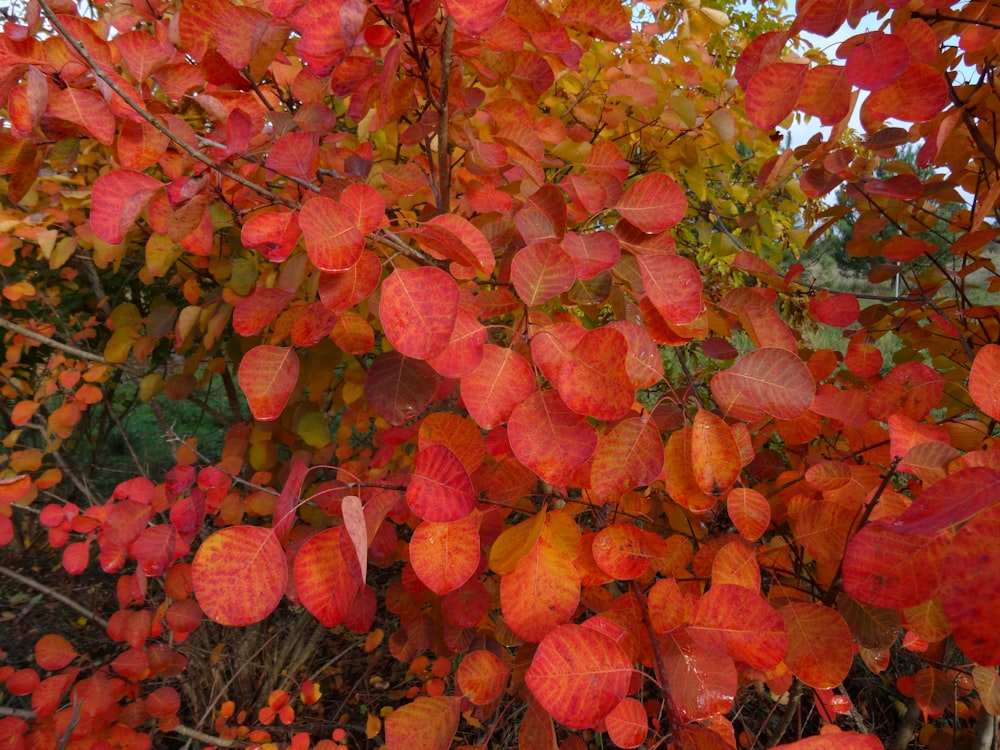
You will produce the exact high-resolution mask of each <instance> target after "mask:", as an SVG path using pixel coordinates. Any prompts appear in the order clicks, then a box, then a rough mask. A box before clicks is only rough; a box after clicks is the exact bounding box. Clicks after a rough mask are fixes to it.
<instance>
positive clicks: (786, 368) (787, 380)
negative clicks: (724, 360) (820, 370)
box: [711, 349, 816, 419]
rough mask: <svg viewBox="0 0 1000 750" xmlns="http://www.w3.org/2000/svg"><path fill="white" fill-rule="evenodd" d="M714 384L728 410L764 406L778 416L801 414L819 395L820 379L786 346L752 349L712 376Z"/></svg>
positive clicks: (718, 397) (714, 389)
mask: <svg viewBox="0 0 1000 750" xmlns="http://www.w3.org/2000/svg"><path fill="white" fill-rule="evenodd" d="M711 385H712V393H713V394H718V395H717V396H716V400H717V401H719V406H720V407H721V408H723V410H724V411H727V412H728V411H731V410H732V409H734V408H741V409H743V408H751V409H760V410H761V411H764V412H766V413H767V414H770V415H771V416H773V417H777V418H778V419H797V418H798V417H801V416H802V415H803V414H805V412H806V411H807V410H808V409H809V407H810V406H811V405H812V400H813V396H815V394H816V382H815V381H814V380H813V377H812V375H811V374H810V372H809V369H808V368H807V367H806V366H805V364H803V362H802V360H801V359H799V358H798V357H797V356H795V355H794V354H792V353H791V352H788V351H785V350H784V349H756V350H754V351H752V352H749V353H748V354H745V355H744V356H743V357H741V358H740V359H739V360H738V361H737V362H736V364H734V365H733V366H732V367H731V368H729V369H728V370H724V371H722V372H720V373H718V374H717V375H716V376H715V377H714V378H712V384H711ZM722 395H725V396H726V398H722V397H721V396H722Z"/></svg>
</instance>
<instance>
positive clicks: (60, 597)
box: [0, 565, 108, 628]
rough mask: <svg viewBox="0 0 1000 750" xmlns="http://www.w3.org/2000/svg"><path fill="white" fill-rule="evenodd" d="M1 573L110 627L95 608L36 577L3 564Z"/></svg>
mask: <svg viewBox="0 0 1000 750" xmlns="http://www.w3.org/2000/svg"><path fill="white" fill-rule="evenodd" d="M0 575H5V576H7V577H8V578H10V579H11V580H14V581H17V582H18V583H21V584H24V585H25V586H28V587H30V588H33V589H34V590H35V591H40V592H42V593H43V594H45V595H46V596H49V597H52V598H53V599H55V600H57V601H60V602H62V603H63V604H65V605H66V606H67V607H69V608H70V609H73V610H75V611H76V612H79V613H80V614H81V615H83V616H84V617H86V618H87V619H88V620H93V621H94V622H96V623H97V624H98V625H100V626H101V627H103V628H107V627H108V621H107V620H105V619H104V618H103V617H101V616H100V615H99V614H97V613H96V612H94V611H93V610H90V609H87V608H86V607H84V606H83V605H82V604H80V603H79V602H75V601H73V600H72V599H70V598H69V597H68V596H66V595H65V594H60V593H59V592H58V591H55V590H54V589H50V588H49V587H48V586H46V585H45V584H44V583H40V582H39V581H36V580H35V579H34V578H29V577H28V576H24V575H21V574H20V573H16V572H14V571H13V570H11V569H10V568H7V567H4V566H3V565H0Z"/></svg>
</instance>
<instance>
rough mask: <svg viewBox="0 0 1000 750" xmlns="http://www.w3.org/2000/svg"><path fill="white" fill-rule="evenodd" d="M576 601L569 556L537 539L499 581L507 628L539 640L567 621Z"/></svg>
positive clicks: (576, 586) (576, 576) (575, 578)
mask: <svg viewBox="0 0 1000 750" xmlns="http://www.w3.org/2000/svg"><path fill="white" fill-rule="evenodd" d="M579 603H580V577H579V574H578V573H577V571H576V567H575V566H574V564H573V559H572V558H571V557H568V556H567V555H564V554H563V553H562V552H560V551H559V550H558V549H556V548H555V547H554V546H553V545H552V544H550V543H549V542H547V541H546V540H545V539H539V540H538V541H537V542H535V544H534V545H533V546H532V547H531V548H530V549H529V550H528V552H527V554H525V555H524V557H522V558H521V559H520V560H518V562H517V565H516V566H515V567H514V570H513V571H511V572H510V573H508V574H506V575H505V576H504V577H503V579H502V580H501V581H500V606H501V609H502V610H503V614H504V619H505V620H506V621H507V624H508V625H509V626H510V629H511V630H512V631H513V632H514V633H515V634H516V635H517V636H518V637H519V638H522V639H524V640H526V641H536V642H537V641H540V640H542V639H543V638H544V637H545V636H546V635H547V634H548V633H550V632H552V629H553V628H555V627H556V626H558V625H562V624H563V623H565V622H568V621H569V619H570V618H571V617H572V616H573V613H574V612H576V608H577V605H578V604H579Z"/></svg>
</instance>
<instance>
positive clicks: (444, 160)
mask: <svg viewBox="0 0 1000 750" xmlns="http://www.w3.org/2000/svg"><path fill="white" fill-rule="evenodd" d="M454 37H455V19H454V18H452V17H451V16H448V17H447V18H446V19H445V22H444V41H443V42H442V45H441V102H440V105H439V106H438V134H437V135H438V138H437V141H438V144H437V145H438V207H437V210H438V213H439V214H445V213H448V212H449V211H450V210H451V149H450V148H448V118H449V112H448V90H449V88H450V87H451V44H452V40H453V39H454Z"/></svg>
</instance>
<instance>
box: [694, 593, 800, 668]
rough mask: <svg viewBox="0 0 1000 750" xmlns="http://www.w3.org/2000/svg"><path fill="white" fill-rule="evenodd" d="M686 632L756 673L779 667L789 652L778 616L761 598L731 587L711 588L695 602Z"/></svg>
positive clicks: (783, 625)
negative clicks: (757, 670)
mask: <svg viewBox="0 0 1000 750" xmlns="http://www.w3.org/2000/svg"><path fill="white" fill-rule="evenodd" d="M689 632H690V633H691V636H692V637H693V638H694V639H695V640H696V641H698V642H700V643H701V644H702V645H704V646H706V647H707V648H713V649H715V650H716V651H720V652H725V653H728V654H729V655H730V656H732V657H733V658H734V659H739V660H741V661H745V662H746V663H747V664H749V665H750V666H752V667H755V668H757V669H771V668H772V667H774V666H776V665H777V664H779V663H780V662H781V661H782V659H784V658H785V654H786V651H787V648H788V630H787V628H786V627H785V623H784V621H783V620H782V619H781V616H780V615H779V614H778V613H777V612H775V611H774V610H773V609H772V608H771V606H770V605H769V604H768V603H767V602H766V601H764V599H762V598H761V596H760V594H758V593H756V592H754V591H751V590H750V589H746V588H743V587H742V586H736V585H733V584H722V585H720V586H713V587H712V588H710V589H709V590H708V592H707V593H706V594H705V595H704V596H702V597H701V599H699V600H698V604H697V605H695V609H694V615H693V616H692V618H691V626H690V628H689Z"/></svg>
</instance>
